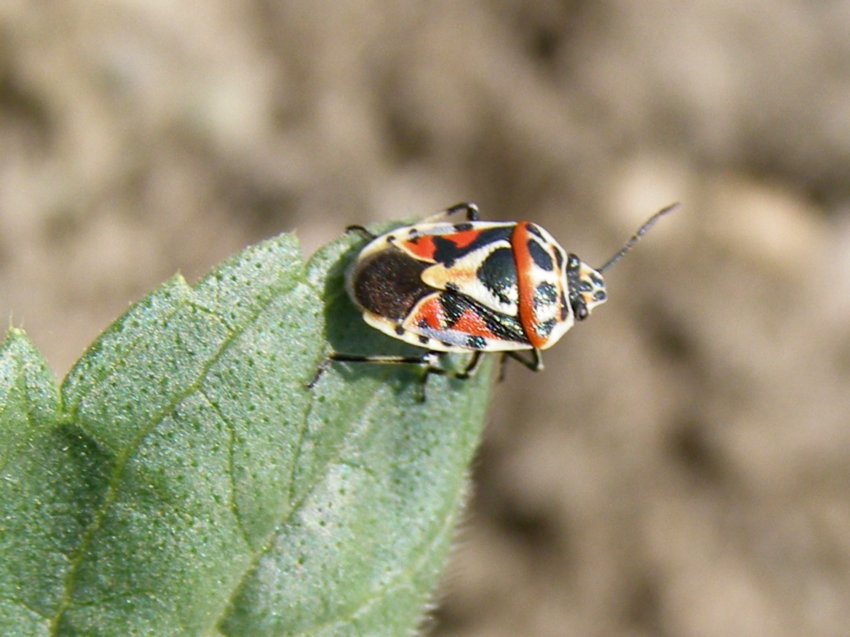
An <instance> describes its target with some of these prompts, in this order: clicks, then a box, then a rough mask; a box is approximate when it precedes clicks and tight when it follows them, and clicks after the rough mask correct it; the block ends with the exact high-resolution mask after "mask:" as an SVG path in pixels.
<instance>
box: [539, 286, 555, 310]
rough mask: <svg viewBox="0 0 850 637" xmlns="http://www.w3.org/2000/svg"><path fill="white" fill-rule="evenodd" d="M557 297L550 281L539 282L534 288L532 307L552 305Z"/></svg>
mask: <svg viewBox="0 0 850 637" xmlns="http://www.w3.org/2000/svg"><path fill="white" fill-rule="evenodd" d="M557 298H558V290H557V288H555V286H554V285H552V284H551V283H541V284H540V285H538V286H537V287H536V288H535V290H534V309H535V310H539V309H540V308H542V307H546V306H549V305H552V304H553V303H554V302H555V301H556V299H557Z"/></svg>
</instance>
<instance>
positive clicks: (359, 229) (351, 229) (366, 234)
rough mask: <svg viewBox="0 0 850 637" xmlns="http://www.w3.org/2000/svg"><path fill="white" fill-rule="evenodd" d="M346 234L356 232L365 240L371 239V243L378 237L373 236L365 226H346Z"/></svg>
mask: <svg viewBox="0 0 850 637" xmlns="http://www.w3.org/2000/svg"><path fill="white" fill-rule="evenodd" d="M345 231H346V232H356V233H357V234H359V235H362V236H363V237H364V238H366V239H369V240H370V241H371V240H372V239H374V238H375V237H377V236H378V235H376V234H372V233H371V232H369V231H368V230H367V229H366V228H364V227H363V226H345Z"/></svg>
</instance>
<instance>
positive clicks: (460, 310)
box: [440, 292, 528, 343]
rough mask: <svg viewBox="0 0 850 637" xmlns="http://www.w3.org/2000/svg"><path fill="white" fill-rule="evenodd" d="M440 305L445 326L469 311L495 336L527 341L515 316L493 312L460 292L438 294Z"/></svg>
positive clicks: (522, 341) (521, 341)
mask: <svg viewBox="0 0 850 637" xmlns="http://www.w3.org/2000/svg"><path fill="white" fill-rule="evenodd" d="M440 305H441V306H442V309H443V312H444V315H445V316H446V319H447V321H446V322H447V327H451V326H452V325H454V324H455V323H457V321H458V320H460V317H461V316H463V314H464V312H471V313H473V314H475V315H476V316H477V317H479V318H480V319H481V320H482V321H483V323H484V326H485V327H486V328H487V331H489V332H491V333H492V334H493V336H494V337H495V338H497V339H501V340H506V341H515V342H518V343H528V338H527V337H526V335H525V332H524V331H523V329H522V326H521V325H520V323H519V321H518V320H517V319H516V317H513V316H509V315H507V314H502V313H501V312H494V311H493V310H491V309H489V308H487V307H484V306H483V305H481V304H480V303H476V302H475V301H473V300H472V299H470V298H468V297H466V296H463V295H462V294H454V293H452V292H443V293H442V294H440Z"/></svg>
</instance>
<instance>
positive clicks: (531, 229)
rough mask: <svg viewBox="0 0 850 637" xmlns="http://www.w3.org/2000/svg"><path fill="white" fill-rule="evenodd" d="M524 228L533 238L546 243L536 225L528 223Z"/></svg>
mask: <svg viewBox="0 0 850 637" xmlns="http://www.w3.org/2000/svg"><path fill="white" fill-rule="evenodd" d="M525 227H526V228H527V229H528V231H529V232H530V233H531V234H533V235H534V236H535V237H538V238H539V239H540V240H541V241H546V239H545V238H544V237H543V233H542V232H540V228H538V227H537V226H536V225H534V224H533V223H529V224H527V225H526V226H525Z"/></svg>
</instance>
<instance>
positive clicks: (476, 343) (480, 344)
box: [466, 336, 487, 349]
mask: <svg viewBox="0 0 850 637" xmlns="http://www.w3.org/2000/svg"><path fill="white" fill-rule="evenodd" d="M486 345H487V341H486V340H485V339H484V337H483V336H468V337H467V338H466V346H467V347H468V348H469V349H484V347H485V346H486Z"/></svg>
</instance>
